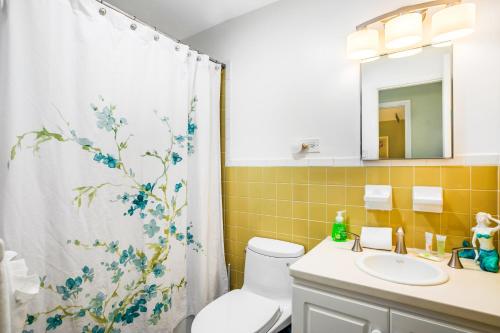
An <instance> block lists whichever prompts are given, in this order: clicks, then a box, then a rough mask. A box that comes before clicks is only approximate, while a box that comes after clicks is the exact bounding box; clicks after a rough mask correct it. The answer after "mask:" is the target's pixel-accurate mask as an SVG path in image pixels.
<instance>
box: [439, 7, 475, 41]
mask: <svg viewBox="0 0 500 333" xmlns="http://www.w3.org/2000/svg"><path fill="white" fill-rule="evenodd" d="M475 25H476V5H475V4H473V3H463V4H459V5H455V6H451V7H446V8H444V9H441V10H440V11H438V12H437V13H435V14H434V15H433V16H432V29H431V31H432V42H433V43H441V42H445V41H450V40H453V39H457V38H460V37H463V36H466V35H468V34H470V33H472V32H473V31H474V26H475Z"/></svg>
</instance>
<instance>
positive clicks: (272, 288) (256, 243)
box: [242, 237, 304, 301]
mask: <svg viewBox="0 0 500 333" xmlns="http://www.w3.org/2000/svg"><path fill="white" fill-rule="evenodd" d="M303 255H304V247H303V246H302V245H298V244H293V243H289V242H284V241H280V240H275V239H269V238H261V237H254V238H252V239H250V241H249V242H248V246H247V251H246V258H245V276H244V282H243V288H242V289H246V290H249V291H251V292H254V293H256V294H259V295H261V296H264V297H267V298H271V299H275V300H278V301H279V300H289V299H291V297H292V278H291V277H290V274H289V269H288V267H289V266H290V265H291V264H293V263H294V262H295V261H297V260H298V259H299V258H300V257H302V256H303Z"/></svg>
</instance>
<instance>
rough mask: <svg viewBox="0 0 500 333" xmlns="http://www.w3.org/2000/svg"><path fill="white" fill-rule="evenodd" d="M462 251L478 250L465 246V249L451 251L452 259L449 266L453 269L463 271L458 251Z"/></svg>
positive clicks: (456, 248) (458, 248) (457, 248)
mask: <svg viewBox="0 0 500 333" xmlns="http://www.w3.org/2000/svg"><path fill="white" fill-rule="evenodd" d="M462 250H476V249H475V248H474V247H470V246H464V247H455V248H453V249H452V250H451V258H450V261H448V266H450V267H451V268H455V269H462V268H464V266H463V265H462V262H461V261H460V256H459V254H458V251H462Z"/></svg>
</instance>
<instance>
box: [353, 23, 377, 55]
mask: <svg viewBox="0 0 500 333" xmlns="http://www.w3.org/2000/svg"><path fill="white" fill-rule="evenodd" d="M378 50H379V34H378V30H375V29H363V30H359V31H355V32H353V33H351V34H349V36H347V55H348V57H349V58H351V59H366V58H371V57H375V56H377V55H378Z"/></svg>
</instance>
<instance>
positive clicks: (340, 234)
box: [332, 210, 347, 242]
mask: <svg viewBox="0 0 500 333" xmlns="http://www.w3.org/2000/svg"><path fill="white" fill-rule="evenodd" d="M344 213H345V211H344V210H339V211H338V212H337V217H336V218H335V223H334V224H333V227H332V239H333V241H334V242H345V241H346V240H347V230H346V225H345V219H344V215H343V214H344Z"/></svg>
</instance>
